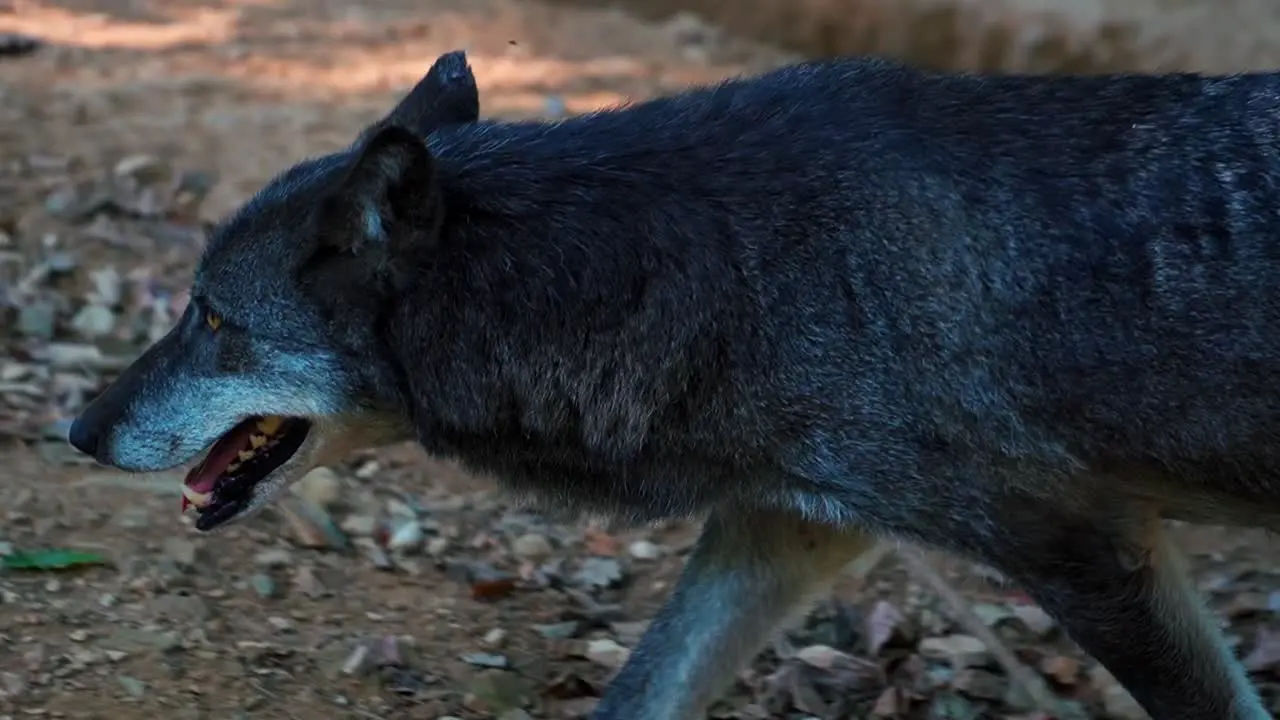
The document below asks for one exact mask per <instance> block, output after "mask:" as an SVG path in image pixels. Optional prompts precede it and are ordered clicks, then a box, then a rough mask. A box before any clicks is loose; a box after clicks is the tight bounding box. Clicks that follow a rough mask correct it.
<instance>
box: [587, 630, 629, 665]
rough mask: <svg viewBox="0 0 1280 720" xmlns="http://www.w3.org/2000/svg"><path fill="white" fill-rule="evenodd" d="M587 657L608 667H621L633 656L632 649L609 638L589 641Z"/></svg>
mask: <svg viewBox="0 0 1280 720" xmlns="http://www.w3.org/2000/svg"><path fill="white" fill-rule="evenodd" d="M585 654H586V657H587V659H588V660H590V661H591V662H594V663H597V664H599V665H603V666H605V667H608V668H615V669H616V668H620V667H622V666H623V664H624V663H626V662H627V658H629V657H631V651H630V650H628V649H627V648H624V647H622V646H621V645H619V644H618V643H616V642H614V641H613V640H610V639H608V638H601V639H599V640H589V641H587V650H586V653H585Z"/></svg>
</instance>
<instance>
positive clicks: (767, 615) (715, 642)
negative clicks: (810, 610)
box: [593, 508, 875, 720]
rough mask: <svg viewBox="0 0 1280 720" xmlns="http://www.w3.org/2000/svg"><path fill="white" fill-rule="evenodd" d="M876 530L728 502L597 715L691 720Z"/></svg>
mask: <svg viewBox="0 0 1280 720" xmlns="http://www.w3.org/2000/svg"><path fill="white" fill-rule="evenodd" d="M874 543H875V540H874V538H872V537H871V536H869V535H866V534H864V533H862V532H859V531H857V530H854V529H849V528H845V529H841V528H835V527H832V526H828V525H819V524H815V523H811V522H808V521H806V520H804V519H802V518H800V517H799V516H797V515H795V514H792V513H787V512H782V511H760V510H743V509H740V508H721V509H719V510H717V511H715V512H714V513H712V515H711V517H710V518H709V519H708V520H707V523H706V526H705V527H704V528H703V531H702V537H701V538H700V539H699V540H698V546H697V548H696V549H695V550H694V553H693V556H692V557H691V558H690V559H689V563H688V565H687V566H686V567H685V570H684V574H683V575H682V576H681V578H680V582H679V583H678V584H677V585H676V589H675V592H674V593H673V594H672V596H671V598H670V600H668V601H667V604H666V605H665V606H664V607H663V608H662V610H661V612H659V613H658V616H657V618H655V619H654V621H653V624H652V625H651V626H650V627H649V630H648V632H646V633H645V635H644V637H643V638H642V639H641V641H640V644H639V646H638V647H637V648H636V650H635V652H634V653H633V654H632V656H631V659H630V660H629V661H628V662H627V664H626V665H625V666H624V667H623V668H622V670H621V672H620V673H619V674H618V676H617V678H615V679H614V681H613V682H612V683H611V684H610V685H609V687H608V689H607V690H606V691H605V694H604V698H603V699H602V700H601V701H600V705H599V706H598V707H597V709H596V711H595V714H594V715H593V718H594V720H624V719H625V720H691V719H693V718H702V717H704V716H705V712H706V708H707V706H708V705H710V704H711V702H712V701H713V700H715V699H716V697H718V696H719V694H720V693H721V692H723V691H724V690H725V689H726V687H727V686H728V685H729V683H730V682H731V681H732V680H733V678H734V676H735V675H736V673H737V671H738V670H739V669H740V668H741V667H743V666H744V665H745V664H746V663H747V662H748V661H749V660H750V659H751V658H752V657H753V656H754V655H755V653H756V652H758V651H759V650H760V648H761V647H762V646H763V645H764V643H765V642H766V641H767V640H768V639H769V637H770V634H771V632H772V631H773V629H774V628H775V627H776V626H777V625H779V624H780V623H781V622H782V621H783V620H785V619H786V618H787V616H788V615H789V614H791V613H793V612H796V611H800V610H803V609H805V608H806V607H807V602H808V601H809V600H810V599H811V598H813V597H814V595H816V594H817V593H818V592H820V591H822V590H824V589H826V588H828V587H829V586H830V584H831V583H832V581H833V580H834V579H835V577H836V575H837V574H838V573H839V572H840V570H841V569H842V568H844V567H845V565H847V564H848V563H849V562H850V561H851V560H853V559H854V558H856V557H857V556H858V555H860V554H861V553H863V552H865V551H866V550H868V549H870V548H871V547H872V546H873V545H874Z"/></svg>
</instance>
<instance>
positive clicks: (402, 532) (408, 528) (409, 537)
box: [387, 517, 422, 552]
mask: <svg viewBox="0 0 1280 720" xmlns="http://www.w3.org/2000/svg"><path fill="white" fill-rule="evenodd" d="M421 545H422V525H421V524H419V523H418V519H417V518H416V517H415V518H411V519H406V520H402V521H400V524H399V525H397V526H396V528H395V529H394V530H392V531H391V534H390V535H388V536H387V549H388V550H399V551H401V552H405V551H409V550H416V549H417V548H418V547H419V546H421Z"/></svg>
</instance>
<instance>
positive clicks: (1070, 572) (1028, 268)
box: [72, 53, 1280, 720]
mask: <svg viewBox="0 0 1280 720" xmlns="http://www.w3.org/2000/svg"><path fill="white" fill-rule="evenodd" d="M460 68H461V69H460ZM465 68H466V65H465V59H463V58H462V56H461V54H460V53H459V54H453V55H450V56H445V57H443V58H441V60H440V61H438V62H437V64H436V65H435V66H433V70H432V72H429V73H428V75H427V77H426V78H424V79H423V81H422V82H421V83H419V86H418V87H417V88H415V90H414V91H412V92H411V93H410V94H409V96H408V97H406V99H405V101H403V102H402V103H401V105H400V106H398V107H397V108H396V109H395V110H393V111H392V112H391V113H390V114H389V115H388V117H387V118H386V119H385V120H383V121H381V122H379V123H377V124H375V125H374V126H372V127H370V128H369V129H368V130H366V131H365V132H364V133H362V134H361V135H360V137H359V138H358V139H357V141H356V142H355V143H354V144H353V145H352V146H351V147H350V148H347V149H345V150H343V151H341V152H337V153H334V154H332V155H327V156H324V157H319V158H313V159H310V160H307V161H305V162H302V163H300V164H298V165H297V166H295V167H293V168H291V169H289V170H288V171H286V172H285V173H284V174H282V175H281V176H280V177H279V178H277V179H276V180H274V181H273V182H271V183H269V184H268V185H267V186H266V187H264V188H263V189H262V190H261V191H260V192H259V193H258V194H257V195H256V196H255V197H254V198H253V199H252V200H250V201H249V202H248V203H247V204H246V205H245V206H244V207H243V208H242V209H241V210H239V211H238V212H237V213H236V214H235V215H234V216H232V217H231V218H229V219H228V220H227V221H226V222H225V223H224V224H223V225H222V226H221V228H220V229H219V230H218V232H217V233H215V234H214V236H213V238H212V240H211V242H210V244H209V248H208V251H207V252H206V254H205V256H204V258H203V259H202V261H201V263H200V266H199V268H198V269H197V272H196V279H195V286H194V287H195V292H194V298H195V300H194V302H193V305H192V309H191V310H189V311H188V314H187V315H186V316H185V317H184V318H183V320H182V322H181V323H180V324H179V327H178V328H177V329H176V330H175V331H174V333H173V334H171V335H170V336H169V337H168V338H166V339H165V340H163V341H161V343H160V344H159V345H158V346H157V348H154V349H152V350H151V351H149V352H148V353H147V354H146V355H144V356H143V357H142V358H141V359H140V360H139V361H138V362H137V363H136V364H135V365H134V366H133V367H131V368H130V369H129V370H128V371H126V373H125V375H124V377H122V379H121V380H119V381H117V383H116V384H115V385H114V386H113V387H112V388H110V389H108V390H107V391H106V393H104V395H103V396H102V397H101V398H99V399H98V400H96V401H95V403H94V404H93V405H92V406H90V408H88V409H87V410H86V411H85V413H84V414H83V416H82V417H81V418H80V420H79V421H78V423H77V426H76V427H75V428H73V432H72V441H73V442H74V443H75V444H76V445H77V446H78V447H81V448H82V449H85V450H86V451H88V452H91V453H93V454H95V456H96V457H97V458H98V459H99V460H100V461H102V462H104V463H109V464H114V465H117V466H120V467H125V468H128V469H132V470H156V469H160V468H162V467H168V466H171V465H174V464H178V463H181V462H185V461H187V460H189V459H190V458H191V456H192V455H194V454H196V453H197V452H198V451H199V450H200V449H201V448H203V447H204V446H206V445H207V444H208V443H209V442H210V441H211V440H212V439H213V438H214V437H215V436H216V435H217V434H218V433H219V432H222V431H223V430H225V429H226V428H227V427H230V426H231V424H233V423H234V422H235V421H236V420H238V419H239V418H241V417H243V416H244V415H245V414H247V413H254V412H263V411H271V412H278V413H281V412H283V413H292V414H299V415H305V416H307V417H311V418H314V419H317V420H321V421H323V422H324V423H325V428H326V430H327V432H324V433H318V434H317V437H318V438H320V439H317V440H315V441H313V445H314V446H315V447H319V446H320V445H321V444H322V442H323V441H324V440H325V439H327V438H355V439H352V440H351V442H356V439H358V441H359V442H364V443H376V442H386V441H391V440H396V439H401V438H405V437H414V438H416V439H417V440H418V441H419V442H420V443H421V444H422V445H423V447H424V448H425V449H426V450H427V451H428V452H430V453H433V454H436V455H440V456H449V457H455V458H458V459H460V460H461V461H463V462H464V463H465V464H466V465H467V466H469V467H471V468H473V469H474V470H477V471H482V472H486V473H491V474H494V475H496V476H497V477H499V478H500V479H501V480H502V481H503V482H504V483H505V485H506V486H507V487H509V488H510V489H511V490H512V492H513V493H515V494H516V495H517V496H519V497H521V498H527V499H530V500H534V501H537V502H539V503H540V504H542V505H543V506H545V507H549V508H554V509H568V510H573V511H585V512H593V513H607V514H611V515H614V516H617V517H619V518H622V519H625V520H630V521H633V522H646V521H652V520H657V519H660V518H669V517H698V516H704V515H710V517H711V520H710V521H709V524H708V526H707V529H706V530H705V531H704V538H703V540H702V542H701V544H700V545H699V548H698V550H697V551H696V552H695V554H694V556H693V558H692V559H691V561H690V564H689V567H688V568H687V570H686V573H685V576H684V578H683V579H682V580H681V583H680V587H679V589H678V590H677V592H676V594H675V596H674V597H673V599H672V601H671V603H670V604H669V605H668V607H667V608H666V609H664V610H663V612H662V614H661V615H660V616H659V618H658V620H657V621H656V622H655V623H654V625H653V627H652V629H651V630H650V632H649V633H648V635H647V636H646V637H645V638H644V640H643V641H642V643H641V645H640V647H639V648H638V649H637V651H636V653H635V654H634V656H633V658H632V660H631V661H630V662H629V663H628V664H627V666H626V667H625V668H624V669H623V670H622V671H621V673H620V674H619V676H618V677H617V678H616V680H615V682H614V683H613V684H612V686H611V688H610V689H609V691H608V692H607V693H606V695H605V697H604V698H603V700H602V702H601V704H600V707H599V709H598V711H597V713H596V717H597V718H598V720H620V719H622V718H646V719H647V718H653V719H655V720H656V719H657V718H672V719H676V718H694V717H699V716H701V715H702V714H703V713H704V712H705V709H706V706H707V704H708V703H709V702H710V701H711V700H712V699H713V698H714V697H716V695H717V694H718V693H719V692H721V691H722V690H723V689H724V686H725V684H726V683H728V682H730V680H731V678H732V675H733V669H734V668H736V667H738V666H740V665H741V664H742V663H744V662H745V661H746V660H748V659H749V657H750V655H751V654H752V653H753V652H755V650H756V649H757V646H758V643H755V642H744V641H743V638H744V637H747V636H749V635H751V634H753V633H762V632H763V630H764V629H765V628H767V627H772V626H773V625H774V624H775V623H776V622H777V621H779V620H780V619H781V618H782V616H783V615H785V614H786V613H788V612H794V611H797V610H800V609H803V606H804V598H805V597H807V596H808V595H809V594H810V593H811V592H813V591H816V590H819V589H821V588H822V587H824V584H825V583H826V582H827V581H829V580H830V578H831V576H832V575H833V574H834V573H835V572H836V571H837V570H838V567H839V566H840V565H841V564H842V563H843V562H844V561H846V560H848V559H852V557H853V556H854V555H856V553H857V552H858V551H859V548H862V547H864V546H866V545H867V544H868V543H869V540H868V538H869V537H872V536H888V537H897V538H903V539H908V540H912V541H916V542H921V543H925V544H928V545H932V546H935V547H939V548H944V549H947V550H950V551H952V552H955V553H959V554H962V555H965V556H968V557H972V558H975V559H978V560H981V561H983V562H985V563H988V564H990V565H991V566H993V567H996V568H998V569H999V570H1000V571H1001V572H1003V573H1004V574H1005V575H1007V576H1008V577H1010V578H1011V579H1013V580H1014V581H1016V582H1019V583H1022V584H1023V585H1025V586H1026V588H1027V590H1028V591H1029V592H1030V593H1031V594H1032V595H1033V596H1034V597H1035V598H1036V599H1037V600H1038V601H1039V602H1040V603H1042V604H1043V605H1044V606H1045V607H1046V608H1047V609H1048V610H1049V611H1050V612H1051V613H1053V614H1054V615H1055V616H1056V617H1058V618H1059V619H1060V620H1061V621H1062V622H1063V624H1064V625H1065V627H1067V628H1068V629H1069V631H1070V632H1071V633H1072V636H1073V637H1074V638H1075V639H1076V640H1077V641H1078V642H1080V643H1081V645H1082V646H1083V647H1084V649H1086V650H1087V651H1088V652H1090V653H1091V654H1092V655H1094V656H1095V657H1096V658H1097V659H1098V660H1099V661H1101V662H1102V663H1103V664H1105V665H1106V666H1107V667H1108V668H1109V669H1110V670H1111V672H1112V673H1113V674H1114V675H1115V676H1116V677H1117V678H1119V679H1120V681H1121V682H1122V683H1124V685H1125V686H1126V687H1127V688H1128V689H1129V690H1130V691H1131V692H1133V694H1134V696H1135V697H1136V698H1137V699H1138V701H1139V702H1140V703H1142V705H1143V706H1144V707H1146V708H1147V710H1148V711H1149V712H1150V713H1151V714H1152V715H1153V716H1154V717H1156V718H1157V719H1158V720H1179V719H1182V718H1187V719H1188V720H1189V719H1191V718H1196V719H1201V718H1228V719H1232V720H1245V719H1248V720H1254V719H1257V718H1266V717H1269V715H1268V714H1267V712H1266V711H1265V709H1264V708H1263V707H1262V705H1261V702H1260V701H1259V699H1258V697H1257V694H1256V693H1255V692H1254V690H1253V689H1252V688H1251V687H1250V685H1249V683H1248V681H1247V678H1246V677H1245V674H1244V672H1243V671H1242V670H1241V668H1240V666H1239V665H1238V663H1236V662H1235V660H1234V659H1233V658H1232V657H1231V655H1230V653H1229V651H1228V650H1226V648H1225V644H1224V643H1223V642H1222V639H1221V636H1220V633H1219V632H1218V631H1217V629H1216V628H1214V627H1213V624H1212V623H1211V622H1209V621H1208V620H1207V619H1206V616H1205V614H1204V611H1203V608H1202V607H1201V605H1200V603H1199V601H1198V599H1197V598H1196V597H1195V594H1194V592H1193V591H1192V590H1191V589H1189V586H1188V585H1187V583H1186V578H1185V573H1184V572H1183V570H1182V569H1181V567H1180V564H1179V562H1178V560H1177V558H1176V557H1174V556H1173V555H1172V550H1171V549H1170V548H1169V547H1168V545H1167V543H1166V541H1165V540H1164V538H1163V532H1162V529H1161V521H1162V519H1166V518H1179V519H1184V520H1190V521H1194V522H1203V523H1217V524H1227V525H1250V526H1262V527H1267V528H1272V529H1275V528H1277V527H1280V481H1277V470H1280V443H1277V438H1278V437H1280V385H1278V384H1277V383H1276V382H1274V380H1273V378H1274V377H1275V376H1276V375H1277V374H1278V373H1280V143H1278V142H1277V141H1278V138H1277V132H1278V131H1280V122H1277V118H1280V75H1276V74H1267V73H1259V74H1250V75H1239V76H1231V77H1204V76H1197V75H1190V74H1172V75H1112V76H1094V77H1023V76H1003V77H998V76H979V75H959V74H938V73H929V72H922V71H918V70H914V69H911V68H907V67H903V66H900V65H896V64H893V63H890V62H886V61H881V60H876V59H865V58H860V59H854V58H850V59H839V60H829V61H823V62H813V63H806V64H801V65H796V66H793V67H789V68H784V69H781V70H778V71H775V72H771V73H766V74H764V75H761V76H758V77H755V78H748V79H741V80H735V81H731V82H727V83H724V84H722V85H719V86H716V87H712V88H701V89H695V90H691V91H688V92H685V93H681V94H679V95H676V96H673V97H668V98H662V99H658V100H654V101H650V102H645V103H638V104H635V105H632V106H630V107H626V108H619V109H616V110H610V111H605V112H600V113H594V114H590V115H585V116H581V117H576V118H571V119H568V120H564V121H561V122H555V123H536V122H524V123H502V122H487V121H479V120H478V114H479V110H478V108H479V99H478V93H477V92H476V90H475V83H474V79H473V78H472V77H471V74H470V71H469V70H466V69H465ZM208 308H213V309H216V310H217V311H218V312H220V313H221V314H222V315H223V316H224V317H225V318H226V325H227V327H228V328H231V330H230V331H226V332H223V331H220V332H218V333H217V334H216V335H215V334H211V333H208V332H206V331H205V330H204V329H203V325H202V324H201V313H202V312H203V311H204V310H205V309H208ZM354 433H360V434H359V435H356V434H354ZM347 444H348V445H349V444H350V443H347ZM315 447H313V448H311V449H309V450H308V453H310V454H308V455H307V457H308V458H311V459H308V460H305V461H304V460H299V461H298V463H295V465H294V466H293V467H291V468H290V469H288V470H286V471H283V472H281V473H279V474H278V476H277V478H275V479H273V480H272V481H271V482H270V483H267V484H266V485H265V486H264V487H263V488H262V489H261V490H260V491H259V492H258V493H257V495H256V496H255V498H254V505H253V507H255V508H257V507H261V505H262V504H264V503H266V502H267V501H269V500H270V498H271V497H272V496H273V495H274V493H276V492H279V490H280V489H281V488H283V487H284V485H286V484H287V482H289V481H291V480H292V479H293V478H295V477H296V476H297V473H298V472H300V469H301V468H303V467H304V466H306V465H307V464H308V463H313V462H315V461H316V460H315V459H314V458H315V457H319V456H318V455H315V454H314V453H313V452H312V451H313V450H315ZM800 538H804V539H803V540H801V539H800ZM730 598H733V599H734V601H730ZM680 678H685V679H684V680H681V679H680Z"/></svg>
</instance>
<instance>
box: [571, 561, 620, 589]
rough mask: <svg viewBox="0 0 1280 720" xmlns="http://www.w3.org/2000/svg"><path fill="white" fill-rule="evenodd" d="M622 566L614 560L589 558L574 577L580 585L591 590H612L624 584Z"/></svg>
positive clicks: (583, 562)
mask: <svg viewBox="0 0 1280 720" xmlns="http://www.w3.org/2000/svg"><path fill="white" fill-rule="evenodd" d="M622 577H623V574H622V564H621V563H619V562H618V561H617V560H616V559H614V558H609V557H589V558H587V559H585V560H583V561H582V566H581V567H580V568H578V572H577V574H576V575H575V576H574V579H575V581H576V582H577V583H578V584H579V585H583V586H585V587H589V588H611V587H616V586H618V585H620V584H621V583H622Z"/></svg>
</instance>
